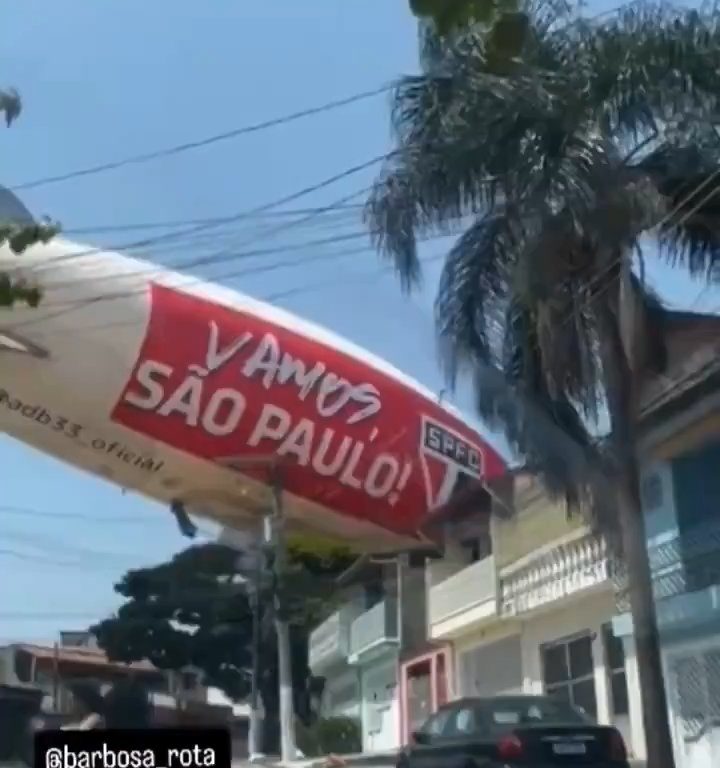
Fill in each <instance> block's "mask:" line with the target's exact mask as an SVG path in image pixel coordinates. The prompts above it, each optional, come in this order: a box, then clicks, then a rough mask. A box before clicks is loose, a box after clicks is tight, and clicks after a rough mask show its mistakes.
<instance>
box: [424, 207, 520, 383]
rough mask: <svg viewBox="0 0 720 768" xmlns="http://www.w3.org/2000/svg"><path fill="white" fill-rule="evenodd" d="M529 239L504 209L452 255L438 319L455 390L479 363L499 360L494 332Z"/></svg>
mask: <svg viewBox="0 0 720 768" xmlns="http://www.w3.org/2000/svg"><path fill="white" fill-rule="evenodd" d="M523 237H524V233H523V232H522V230H521V229H520V228H519V227H518V222H517V221H516V220H515V219H514V218H513V217H512V215H511V214H510V212H509V211H507V210H498V211H496V212H495V213H494V214H492V215H488V216H484V217H482V218H480V219H478V220H477V221H476V222H475V223H474V224H473V225H472V226H470V227H469V228H468V229H467V230H466V231H465V233H464V234H463V235H462V236H461V237H460V238H459V239H458V240H457V242H456V243H455V245H454V247H453V248H452V250H451V251H450V253H449V254H448V256H447V259H446V261H445V266H444V268H443V271H442V274H441V277H440V286H439V289H438V295H437V299H436V301H435V317H436V325H437V335H438V347H439V352H440V361H441V365H442V368H443V370H444V372H445V374H446V376H447V378H448V380H449V382H450V384H451V385H454V383H455V381H456V379H457V376H458V374H459V373H460V372H461V371H463V370H464V369H468V368H470V369H471V368H472V366H473V364H474V362H475V361H477V360H482V361H484V362H486V363H488V362H491V361H493V360H494V359H497V354H498V349H497V345H496V344H495V343H494V342H496V341H497V338H496V337H495V338H494V337H493V330H494V329H495V328H496V323H497V320H498V319H499V318H500V317H501V314H499V313H502V312H503V311H504V306H503V305H504V302H505V301H506V300H507V297H508V295H509V290H510V274H511V270H512V266H513V264H514V262H515V260H516V259H517V254H518V247H519V245H520V243H521V242H522V240H523Z"/></svg>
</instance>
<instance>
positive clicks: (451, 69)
mask: <svg viewBox="0 0 720 768" xmlns="http://www.w3.org/2000/svg"><path fill="white" fill-rule="evenodd" d="M561 10H562V6H561V5H560V4H556V3H549V4H548V3H539V4H538V3H533V4H532V6H528V7H527V8H526V9H525V13H526V14H527V16H528V19H529V20H530V24H529V31H528V35H527V36H526V39H525V42H524V44H523V46H522V49H521V51H520V52H519V53H518V55H517V56H516V57H514V58H513V60H512V61H509V60H508V59H507V58H506V59H504V60H503V61H501V62H500V66H498V60H497V58H496V57H495V55H494V50H493V47H492V45H491V42H490V41H489V40H488V37H487V34H486V28H485V27H482V26H474V25H470V26H468V27H467V28H465V29H464V30H463V31H462V33H458V34H456V35H455V36H453V37H452V38H451V39H447V40H440V39H438V38H437V36H433V35H432V34H429V35H428V36H427V37H426V39H425V42H424V48H423V51H422V53H423V56H422V62H423V67H424V69H423V71H422V72H421V74H419V75H416V76H411V77H404V78H402V79H401V80H400V81H399V82H398V83H397V88H396V91H395V95H394V109H393V125H394V130H395V135H396V148H395V149H396V151H395V152H394V153H393V154H392V155H390V156H389V158H388V160H387V162H386V166H385V168H384V169H383V170H382V172H381V174H380V177H379V178H378V180H377V181H376V184H375V186H374V189H373V190H372V193H371V195H370V198H369V200H368V204H367V218H368V222H369V225H370V228H371V230H372V232H373V233H374V236H375V237H376V240H377V243H378V246H379V247H380V248H381V250H382V251H383V252H384V253H385V254H387V255H388V256H389V257H391V258H392V259H393V260H394V263H395V265H396V267H397V270H398V272H399V274H400V277H401V278H402V281H403V285H404V286H405V287H406V288H408V289H411V288H412V287H413V286H414V285H415V284H416V283H417V281H418V279H419V277H420V261H419V259H418V238H419V237H420V236H422V235H425V234H427V233H429V232H435V231H440V232H447V231H448V229H449V228H450V227H451V226H458V225H459V226H460V227H461V228H462V229H463V230H464V231H463V234H462V235H461V236H460V237H459V238H458V239H457V241H456V242H455V244H454V245H453V246H452V247H451V248H450V249H449V252H448V254H447V257H446V260H445V265H444V269H443V272H442V277H441V281H440V287H439V294H438V297H437V301H436V322H437V330H438V337H439V344H440V349H441V353H442V360H443V364H444V367H445V371H446V373H447V376H448V379H449V382H450V384H451V385H454V384H455V383H456V381H457V378H458V377H459V376H465V375H469V376H471V377H472V379H473V381H474V390H475V394H476V402H477V409H478V412H479V414H480V415H481V416H482V417H483V418H484V419H485V420H486V422H487V423H488V424H489V425H491V426H495V427H499V428H502V429H503V430H504V432H505V434H506V435H507V438H508V439H509V442H510V444H511V445H512V446H513V448H514V449H515V451H516V453H517V454H518V455H519V456H522V457H524V458H525V459H526V460H527V461H528V463H529V465H530V466H532V467H533V468H535V469H536V470H537V471H538V472H540V473H541V474H542V476H543V478H544V481H545V483H546V485H547V487H548V489H549V490H550V491H551V492H553V493H556V494H563V495H565V496H566V497H567V499H568V500H569V501H570V502H571V503H572V504H573V505H574V506H575V507H582V508H583V509H585V510H588V509H589V510H591V513H592V514H594V515H595V522H596V524H597V525H598V526H599V527H600V528H601V529H602V530H603V531H604V532H605V533H606V534H607V535H608V536H609V537H610V540H611V541H612V542H613V543H614V544H615V546H616V547H617V549H618V551H619V552H620V553H621V556H622V558H623V561H624V563H625V565H626V568H627V571H628V582H629V600H630V607H631V611H632V616H633V622H634V629H635V639H636V648H637V658H638V665H639V672H640V694H641V698H642V704H643V711H644V719H645V733H646V737H647V752H648V764H649V765H652V766H654V767H655V768H670V767H671V766H672V765H673V756H672V755H673V751H672V745H671V738H670V729H669V725H668V715H667V707H666V694H665V687H664V684H663V675H662V666H661V658H660V647H659V639H658V631H657V620H656V614H655V604H654V600H653V594H652V582H651V573H650V568H649V563H648V554H647V549H646V535H645V527H644V518H643V512H642V508H641V503H640V494H639V468H638V461H637V449H638V439H637V434H638V424H639V417H640V405H641V396H642V392H643V387H644V386H645V384H646V382H648V381H649V380H652V379H653V378H654V377H656V376H657V375H658V374H659V373H661V372H662V371H663V368H664V365H665V356H666V355H665V346H666V339H667V333H668V330H669V328H670V327H671V324H672V323H673V315H672V313H669V312H667V311H666V310H665V308H664V307H663V306H662V305H661V303H660V302H659V301H658V300H657V298H656V297H655V296H653V294H652V292H651V291H650V290H649V288H648V286H647V284H646V283H645V281H644V278H643V275H644V268H643V264H644V260H645V258H646V257H649V256H650V257H656V256H657V255H658V254H660V256H664V257H666V258H668V259H669V260H670V262H671V263H672V264H673V265H675V266H677V267H678V268H680V269H686V270H689V271H690V273H691V274H693V275H695V276H698V277H699V278H701V279H704V280H707V279H714V277H715V276H716V270H717V264H718V258H719V257H720V194H719V193H718V182H720V164H719V162H718V161H719V160H720V143H719V141H718V134H717V131H716V127H717V116H718V114H720V112H719V109H718V108H719V107H720V17H719V16H718V15H717V13H716V11H715V10H712V9H711V10H709V11H708V12H707V13H704V12H702V13H701V12H698V11H690V10H673V9H671V8H668V7H666V6H650V5H642V4H633V5H632V6H629V7H628V8H626V9H625V10H622V11H620V12H618V13H617V14H615V15H613V16H608V17H604V18H603V19H602V20H596V21H595V22H594V23H593V22H589V21H578V20H577V19H576V18H574V17H571V16H568V14H567V13H566V14H565V16H564V17H563V15H562V14H561V13H560V11H561ZM603 417H606V418H607V419H608V420H609V431H608V434H607V436H606V438H605V439H604V440H602V441H600V440H598V439H597V434H598V429H599V427H598V424H599V423H600V421H601V419H602V418H603Z"/></svg>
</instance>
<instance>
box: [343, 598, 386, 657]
mask: <svg viewBox="0 0 720 768" xmlns="http://www.w3.org/2000/svg"><path fill="white" fill-rule="evenodd" d="M397 642H398V617H397V601H395V600H393V599H390V598H387V599H385V600H381V601H380V602H379V603H377V604H376V605H374V606H373V607H372V608H370V610H368V611H365V612H364V613H361V614H360V615H359V616H358V617H357V618H356V619H355V621H353V623H352V624H351V625H350V660H351V661H357V660H358V658H359V657H360V656H363V655H365V654H366V653H368V652H372V651H376V650H383V649H385V648H387V646H388V645H397Z"/></svg>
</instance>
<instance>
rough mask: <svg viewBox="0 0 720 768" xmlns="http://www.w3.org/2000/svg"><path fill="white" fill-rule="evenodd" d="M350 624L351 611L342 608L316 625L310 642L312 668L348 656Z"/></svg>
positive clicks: (309, 655) (309, 651) (310, 663)
mask: <svg viewBox="0 0 720 768" xmlns="http://www.w3.org/2000/svg"><path fill="white" fill-rule="evenodd" d="M349 626H350V613H349V611H348V610H345V609H342V608H341V609H340V610H337V611H335V613H333V614H331V615H330V616H328V618H327V619H325V621H323V623H322V624H320V625H319V626H317V627H315V629H314V630H313V631H312V632H311V633H310V640H309V643H308V662H309V665H310V668H311V669H312V670H315V669H316V668H317V667H318V666H322V665H327V664H332V663H334V662H337V661H340V660H341V659H343V658H344V657H345V656H347V654H348V640H349V638H348V635H349Z"/></svg>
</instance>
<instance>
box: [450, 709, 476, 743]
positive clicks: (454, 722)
mask: <svg viewBox="0 0 720 768" xmlns="http://www.w3.org/2000/svg"><path fill="white" fill-rule="evenodd" d="M476 722H477V721H476V717H475V710H474V709H471V708H470V707H463V708H462V709H456V710H455V712H454V715H453V717H452V719H451V720H450V722H449V724H448V729H447V730H448V731H449V735H450V736H469V735H470V734H471V733H475V731H476Z"/></svg>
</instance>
